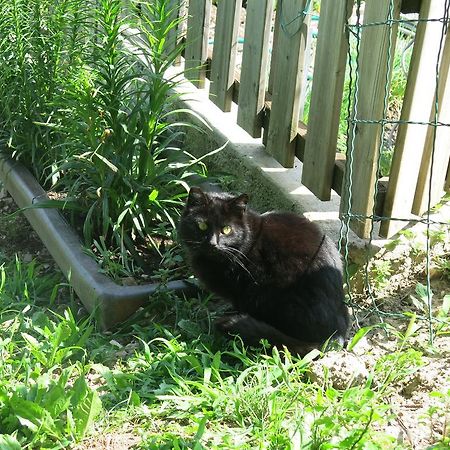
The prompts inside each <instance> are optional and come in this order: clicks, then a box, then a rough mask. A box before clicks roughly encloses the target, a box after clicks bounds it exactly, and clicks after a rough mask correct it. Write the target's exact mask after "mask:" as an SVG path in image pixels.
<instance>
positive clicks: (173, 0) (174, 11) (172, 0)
mask: <svg viewBox="0 0 450 450" xmlns="http://www.w3.org/2000/svg"><path fill="white" fill-rule="evenodd" d="M167 9H168V11H169V17H170V22H171V23H174V22H175V21H177V20H178V14H179V11H180V0H168V2H167ZM177 39H178V26H172V27H171V28H170V30H169V32H168V33H167V38H166V45H165V52H166V53H171V52H173V51H174V50H175V47H176V45H177Z"/></svg>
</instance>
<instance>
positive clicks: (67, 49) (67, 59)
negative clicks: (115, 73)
mask: <svg viewBox="0 0 450 450" xmlns="http://www.w3.org/2000/svg"><path fill="white" fill-rule="evenodd" d="M85 9H86V6H85V2H83V1H82V0H62V1H59V2H54V1H51V0H29V1H28V0H4V1H2V2H1V5H0V66H1V67H2V71H1V73H0V124H1V127H0V128H1V131H0V138H1V144H2V150H4V151H7V153H9V154H10V155H11V156H13V157H15V158H17V159H20V160H22V161H23V162H25V163H26V164H27V165H28V166H29V167H30V168H31V169H33V171H34V173H35V175H36V176H37V177H38V178H39V179H40V180H41V181H42V180H44V178H45V175H46V174H48V173H49V172H50V171H51V167H52V164H53V162H54V160H55V159H59V158H60V157H61V155H60V150H61V147H59V146H58V145H57V144H58V139H59V137H55V131H56V130H55V129H54V128H52V127H51V126H48V125H49V124H50V123H51V122H52V120H53V116H54V114H55V108H56V106H55V98H56V97H57V96H59V95H60V91H61V90H63V89H64V81H65V80H66V79H67V78H68V77H70V74H71V73H72V72H73V70H74V57H75V55H76V54H77V52H79V51H81V50H80V49H82V48H83V45H81V44H82V24H83V19H82V15H83V12H84V11H85ZM75 49H78V50H75Z"/></svg>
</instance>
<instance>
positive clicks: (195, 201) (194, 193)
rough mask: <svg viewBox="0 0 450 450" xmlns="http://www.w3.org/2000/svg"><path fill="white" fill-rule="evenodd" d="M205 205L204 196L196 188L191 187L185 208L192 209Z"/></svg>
mask: <svg viewBox="0 0 450 450" xmlns="http://www.w3.org/2000/svg"><path fill="white" fill-rule="evenodd" d="M206 203H207V199H206V194H205V193H204V192H203V191H202V190H201V189H200V188H198V187H191V189H190V191H189V197H188V199H187V202H186V206H187V207H188V208H192V207H194V206H202V205H206Z"/></svg>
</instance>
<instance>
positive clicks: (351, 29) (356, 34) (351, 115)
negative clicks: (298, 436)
mask: <svg viewBox="0 0 450 450" xmlns="http://www.w3.org/2000/svg"><path fill="white" fill-rule="evenodd" d="M280 4H282V1H281V0H280ZM349 6H350V7H351V8H352V7H353V2H349ZM443 6H444V13H443V16H442V17H440V18H420V17H419V18H417V19H415V18H410V17H408V18H400V19H394V17H393V16H394V0H390V1H389V7H388V12H387V17H386V20H385V21H377V22H370V23H364V24H363V23H361V16H362V14H361V0H356V9H355V14H356V23H353V24H351V23H349V22H348V21H347V25H346V29H347V32H348V38H349V45H348V64H349V90H348V97H347V100H348V106H347V157H346V167H345V176H344V186H345V188H344V189H343V193H342V197H343V198H345V199H346V202H345V210H344V211H343V213H342V216H341V230H340V239H339V249H340V250H341V252H342V253H343V256H344V259H345V281H346V284H347V288H348V289H347V290H348V303H349V304H350V305H351V306H352V307H354V308H356V309H360V307H359V306H358V304H357V303H356V302H354V300H353V298H352V293H351V289H350V273H349V266H350V264H349V259H350V258H349V248H348V247H349V233H350V223H351V221H352V220H355V219H359V220H370V225H371V226H370V233H369V240H368V248H370V247H371V245H372V241H373V239H374V232H375V229H374V225H375V223H376V222H380V221H387V220H389V221H391V220H392V221H404V222H416V223H424V224H425V225H426V288H427V314H426V315H417V316H416V317H417V319H420V320H425V321H427V322H428V332H429V342H430V344H432V343H433V338H434V335H433V322H436V321H439V319H438V318H433V312H432V307H433V305H432V293H431V277H430V254H431V244H430V241H431V239H430V226H431V225H444V226H449V223H448V222H440V221H436V220H433V219H431V217H430V212H431V192H432V182H433V169H434V165H435V150H436V148H435V147H436V131H437V127H448V126H450V124H449V123H444V122H441V121H439V120H438V113H439V97H438V95H439V82H440V79H439V65H440V60H441V55H442V50H443V43H444V38H445V34H446V33H447V31H448V24H449V14H450V0H445V4H443ZM351 15H352V14H351V11H348V14H347V17H349V18H350V17H351ZM349 20H350V19H349ZM423 22H440V23H442V24H443V26H442V31H441V36H440V42H439V51H438V56H437V60H436V72H435V73H436V75H435V99H434V118H433V120H431V121H429V122H425V121H410V120H391V119H387V118H386V116H387V112H388V107H389V103H388V102H389V85H390V79H389V77H390V72H391V67H390V66H391V61H392V58H391V56H392V52H393V51H394V49H393V32H394V31H393V26H394V25H396V24H401V23H409V24H411V23H415V24H419V23H423ZM373 26H388V27H389V42H388V48H387V53H388V54H387V70H386V79H385V89H384V97H383V117H382V119H380V120H372V119H371V118H357V116H358V94H359V80H360V77H359V73H360V60H359V58H360V50H361V45H360V44H361V32H362V30H363V29H364V28H367V27H373ZM350 37H353V38H354V39H355V40H356V46H355V51H356V57H353V56H352V53H351V46H350ZM358 124H373V125H378V126H381V136H383V135H384V131H385V126H386V125H388V124H394V125H398V124H409V125H426V126H431V127H432V128H433V139H432V148H431V160H430V176H429V180H428V202H427V213H426V215H425V217H424V218H411V217H405V218H402V217H386V216H380V215H377V214H376V212H375V209H376V198H377V195H378V182H377V181H375V184H374V193H373V210H372V214H371V215H361V214H355V213H353V212H352V206H353V205H352V203H353V199H352V192H353V171H354V155H355V151H356V150H355V137H356V127H357V125H358ZM382 146H383V139H380V142H379V145H378V151H377V160H376V166H377V173H379V172H380V167H381V154H382V152H381V150H382ZM364 283H365V287H366V289H367V292H368V294H369V298H370V300H371V304H372V308H370V310H369V311H368V313H369V314H371V313H373V312H375V313H376V314H377V316H378V318H379V320H380V322H383V321H384V317H405V315H404V314H399V313H395V312H386V311H383V310H381V309H380V308H379V307H378V305H377V300H376V297H375V294H374V291H373V287H372V283H371V280H370V255H369V252H368V251H367V252H366V261H365V267H364ZM355 319H356V322H357V325H358V318H357V316H356V314H355Z"/></svg>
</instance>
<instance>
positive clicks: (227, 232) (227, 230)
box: [222, 225, 231, 234]
mask: <svg viewBox="0 0 450 450" xmlns="http://www.w3.org/2000/svg"><path fill="white" fill-rule="evenodd" d="M222 233H223V234H230V233H231V227H230V226H229V225H225V226H224V227H223V228H222Z"/></svg>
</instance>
